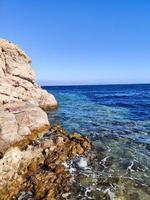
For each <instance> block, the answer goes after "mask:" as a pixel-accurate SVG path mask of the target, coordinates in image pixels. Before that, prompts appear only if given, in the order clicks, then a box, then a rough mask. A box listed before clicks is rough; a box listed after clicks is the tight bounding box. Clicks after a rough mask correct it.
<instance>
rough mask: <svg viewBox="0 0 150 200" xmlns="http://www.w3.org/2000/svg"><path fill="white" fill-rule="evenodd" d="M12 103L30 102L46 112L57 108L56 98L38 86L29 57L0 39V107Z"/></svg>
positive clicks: (16, 47) (13, 45) (11, 44)
mask: <svg viewBox="0 0 150 200" xmlns="http://www.w3.org/2000/svg"><path fill="white" fill-rule="evenodd" d="M12 101H24V102H30V103H32V104H34V105H37V106H39V107H41V108H42V109H45V110H49V109H53V108H55V107H57V102H56V100H55V97H54V96H53V95H52V94H49V93H48V92H47V91H45V90H43V89H41V87H39V86H38V85H37V84H36V82H35V73H34V71H33V70H32V68H31V59H30V58H29V56H27V55H26V54H25V53H24V51H22V50H21V49H20V48H19V47H18V46H16V45H15V44H13V43H11V42H9V41H7V40H3V39H0V105H3V104H5V103H9V102H12Z"/></svg>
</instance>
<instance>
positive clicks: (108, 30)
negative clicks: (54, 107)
mask: <svg viewBox="0 0 150 200" xmlns="http://www.w3.org/2000/svg"><path fill="white" fill-rule="evenodd" d="M0 34H1V35H0V36H1V37H2V38H7V39H9V40H11V41H13V42H15V43H17V44H19V45H20V46H21V47H22V48H23V49H24V50H25V51H26V52H27V53H28V54H29V55H30V56H31V57H32V60H33V68H34V70H35V71H36V74H37V79H38V81H39V82H40V83H41V84H49V85H55V84H63V85H64V84H111V83H113V84H114V83H150V1H149V0H122V1H121V0H32V1H31V0H0Z"/></svg>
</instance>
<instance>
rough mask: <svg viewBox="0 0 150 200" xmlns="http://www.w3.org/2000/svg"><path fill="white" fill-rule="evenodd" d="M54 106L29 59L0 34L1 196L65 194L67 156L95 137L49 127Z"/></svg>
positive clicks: (50, 199)
mask: <svg viewBox="0 0 150 200" xmlns="http://www.w3.org/2000/svg"><path fill="white" fill-rule="evenodd" d="M56 107H57V102H56V100H55V97H54V96H53V95H51V94H49V93H47V92H46V91H45V90H42V89H41V88H40V87H39V86H38V85H37V84H36V82H35V74H34V72H33V70H32V68H31V59H30V58H29V57H28V56H27V55H26V54H25V53H24V52H23V51H22V50H21V49H20V48H19V47H17V46H16V45H14V44H12V43H10V42H8V41H6V40H0V200H6V199H7V200H13V199H16V200H17V199H18V200H25V199H37V200H38V199H43V200H44V199H45V200H56V199H66V197H67V195H68V194H69V182H68V181H69V180H70V173H69V171H68V170H67V169H66V167H65V165H64V162H67V161H68V160H69V159H71V158H73V157H75V156H76V155H81V154H84V153H85V152H86V151H87V150H88V149H90V147H91V142H90V141H89V140H88V138H86V137H82V136H81V135H79V134H77V133H76V134H73V135H70V136H69V135H67V134H66V132H65V131H64V130H63V129H62V128H61V127H60V126H53V127H51V126H50V124H49V121H48V117H47V114H46V112H45V111H46V110H51V109H54V108H56Z"/></svg>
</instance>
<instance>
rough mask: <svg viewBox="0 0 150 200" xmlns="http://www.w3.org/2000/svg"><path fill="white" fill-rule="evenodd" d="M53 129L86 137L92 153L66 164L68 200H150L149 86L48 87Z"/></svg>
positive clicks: (50, 117) (49, 114)
mask: <svg viewBox="0 0 150 200" xmlns="http://www.w3.org/2000/svg"><path fill="white" fill-rule="evenodd" d="M44 88H45V89H46V90H47V91H49V92H51V93H53V94H54V95H55V97H56V99H57V100H58V103H59V107H58V109H57V110H56V111H53V112H50V113H48V116H49V120H50V122H51V123H52V124H58V123H60V124H61V125H62V126H63V127H64V128H65V129H66V130H68V131H69V132H79V133H81V134H83V135H88V136H90V138H91V139H92V141H93V145H94V148H93V151H91V152H90V153H89V155H88V156H87V158H86V160H85V158H82V157H79V158H77V159H76V160H74V161H72V162H71V163H68V164H67V165H68V168H69V169H70V171H71V172H72V174H73V175H74V181H73V183H72V191H71V194H70V196H68V199H72V200H73V199H81V200H85V199H93V200H94V199H95V200H99V199H104V200H105V199H108V200H150V85H149V84H145V85H144V84H143V85H142V84H141V85H107V86H98V85H97V86H53V87H48V86H47V87H44Z"/></svg>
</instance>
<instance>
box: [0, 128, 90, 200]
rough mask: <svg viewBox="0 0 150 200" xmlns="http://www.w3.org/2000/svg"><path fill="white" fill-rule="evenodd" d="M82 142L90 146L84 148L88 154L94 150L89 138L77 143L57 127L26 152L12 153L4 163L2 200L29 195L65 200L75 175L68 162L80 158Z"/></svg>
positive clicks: (0, 165) (15, 150)
mask: <svg viewBox="0 0 150 200" xmlns="http://www.w3.org/2000/svg"><path fill="white" fill-rule="evenodd" d="M60 138H61V141H62V142H60ZM81 141H86V142H88V144H89V146H88V148H84V147H83V154H84V153H85V152H86V151H87V150H88V149H89V148H90V146H91V143H90V142H89V140H88V139H87V138H86V137H82V136H81V135H80V137H78V139H76V142H75V141H74V140H73V138H72V137H70V136H69V135H67V134H66V132H65V130H63V129H62V128H61V127H60V126H54V127H51V129H50V130H49V133H48V134H47V136H46V137H45V136H44V137H42V138H41V139H39V140H37V143H36V144H35V143H34V142H33V144H30V145H28V146H27V147H26V149H25V150H21V149H19V148H18V147H14V148H12V149H11V150H9V151H8V152H7V153H5V155H4V157H3V158H2V159H0V199H1V200H5V199H8V200H9V199H21V196H27V195H25V194H30V196H32V198H33V199H47V200H48V199H56V198H58V199H65V198H64V197H65V196H66V194H68V192H69V180H70V178H71V175H70V173H69V171H68V170H67V168H66V167H65V166H64V162H67V161H68V160H69V159H71V158H74V157H75V156H76V155H77V153H78V152H77V153H76V155H74V152H73V149H74V147H76V146H77V145H78V144H81ZM53 147H55V148H53ZM24 192H25V193H24ZM31 193H32V195H31ZM23 194H24V195H23Z"/></svg>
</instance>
